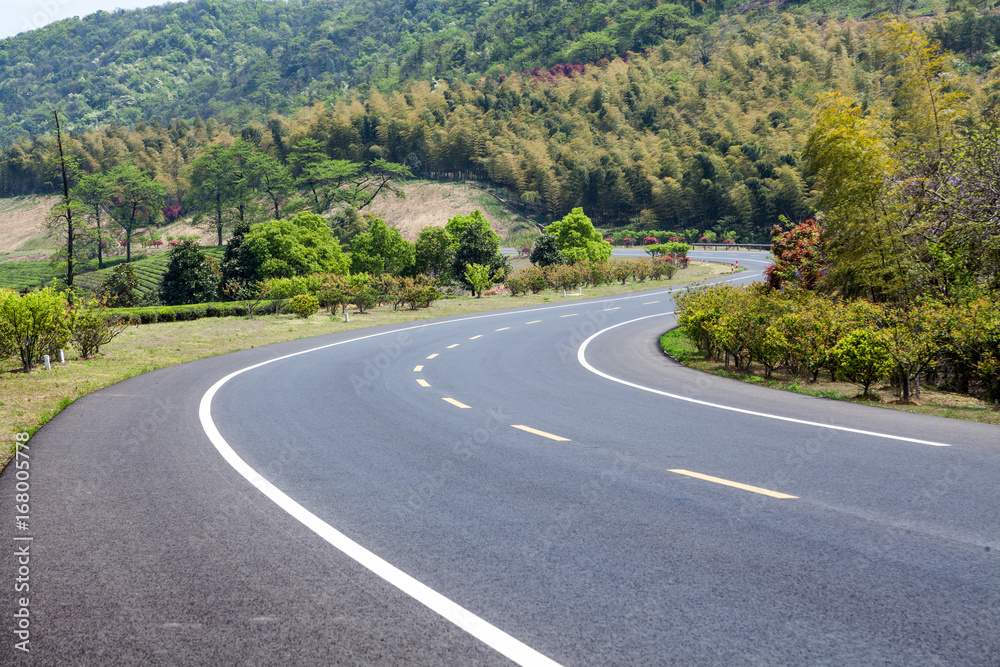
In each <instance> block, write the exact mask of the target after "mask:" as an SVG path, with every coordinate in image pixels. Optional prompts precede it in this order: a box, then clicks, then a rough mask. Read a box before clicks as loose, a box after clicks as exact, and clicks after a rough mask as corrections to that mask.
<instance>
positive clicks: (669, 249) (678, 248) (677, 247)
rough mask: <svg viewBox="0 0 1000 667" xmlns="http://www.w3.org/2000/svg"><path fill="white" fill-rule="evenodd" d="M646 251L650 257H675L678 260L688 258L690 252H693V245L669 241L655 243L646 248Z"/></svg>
mask: <svg viewBox="0 0 1000 667" xmlns="http://www.w3.org/2000/svg"><path fill="white" fill-rule="evenodd" d="M644 249H645V251H646V254H648V255H649V256H650V257H656V256H658V255H673V256H674V257H676V258H678V259H683V258H686V257H687V254H688V252H689V251H690V250H691V245H690V244H688V243H681V242H679V241H668V242H667V243H654V244H652V245H648V246H646V247H645V248H644Z"/></svg>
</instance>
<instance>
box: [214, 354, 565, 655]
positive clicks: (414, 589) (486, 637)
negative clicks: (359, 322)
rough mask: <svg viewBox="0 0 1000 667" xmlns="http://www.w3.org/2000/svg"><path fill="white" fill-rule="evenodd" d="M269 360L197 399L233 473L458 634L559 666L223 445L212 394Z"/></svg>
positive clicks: (498, 648)
mask: <svg viewBox="0 0 1000 667" xmlns="http://www.w3.org/2000/svg"><path fill="white" fill-rule="evenodd" d="M344 342H348V341H344ZM324 347H328V346H324ZM315 349H319V348H315ZM297 354H301V353H296V354H290V355H286V356H285V357H278V359H285V358H287V357H291V356H296V355H297ZM271 361H277V359H272V360H270V361H265V362H263V363H259V364H254V365H252V366H247V367H246V368H241V369H240V370H238V371H235V372H233V373H230V374H229V375H227V376H225V377H224V378H222V379H221V380H219V381H218V382H216V383H215V384H214V385H212V387H211V389H209V390H208V391H207V392H205V395H204V396H202V397H201V404H200V406H199V408H198V416H199V417H200V418H201V425H202V428H203V429H204V430H205V434H206V435H208V438H209V440H211V441H212V444H213V445H215V448H216V449H217V450H218V451H219V453H220V454H222V457H223V458H224V459H225V460H226V462H227V463H228V464H229V465H231V466H232V467H233V469H234V470H236V472H238V473H240V474H241V475H243V477H244V478H245V479H246V480H247V481H248V482H250V483H251V484H253V485H254V486H255V487H257V489H258V490H259V491H260V492H261V493H263V494H264V495H265V496H267V497H268V498H270V499H271V500H272V501H273V502H274V503H275V504H276V505H278V507H280V508H281V509H283V510H285V511H286V512H288V513H289V514H290V515H292V517H294V518H295V519H297V520H298V521H300V522H301V523H302V524H303V525H305V526H306V527H307V528H309V529H310V530H312V531H313V532H314V533H316V534H317V535H319V536H320V537H322V538H323V539H324V540H326V541H327V542H328V543H330V544H331V545H333V546H334V547H336V548H337V549H339V550H340V551H341V552H343V553H344V554H346V555H347V556H350V557H351V558H353V559H354V560H355V561H357V562H358V563H360V564H361V565H363V566H364V567H366V568H368V569H369V570H371V571H372V572H374V573H375V574H377V575H378V576H380V577H382V579H384V580H385V581H387V582H389V583H390V584H392V585H393V586H395V587H396V588H398V589H399V590H401V591H403V592H404V593H406V594H407V595H409V596H410V597H412V598H413V599H414V600H416V601H417V602H420V603H421V604H423V605H424V606H426V607H427V608H429V609H430V610H432V611H434V612H435V613H437V614H439V615H440V616H442V617H444V618H445V619H446V620H448V621H449V622H451V623H453V624H455V625H457V626H458V627H459V628H461V629H462V630H465V631H466V632H468V633H469V634H470V635H472V636H473V637H475V638H476V639H478V640H479V641H481V642H483V643H484V644H486V645H487V646H490V647H491V648H493V649H495V650H496V651H498V652H499V653H501V654H502V655H504V656H506V657H507V658H510V659H511V660H513V661H514V662H516V663H517V664H519V665H532V666H534V665H541V666H546V667H548V666H556V667H558V665H559V663H557V662H555V661H553V660H552V659H550V658H548V657H546V656H545V655H542V654H541V653H539V652H538V651H536V650H535V649H533V648H531V647H530V646H528V645H527V644H524V643H523V642H521V641H518V640H517V639H515V638H514V637H511V636H510V635H508V634H507V633H506V632H504V631H503V630H500V629H499V628H497V627H496V626H493V625H491V624H489V623H487V622H486V621H484V620H483V619H481V618H480V617H478V616H476V615H475V614H473V613H472V612H470V611H468V610H467V609H465V608H463V607H461V606H459V605H458V604H456V603H454V602H452V601H451V600H449V599H448V598H446V597H445V596H443V595H441V594H440V593H438V592H437V591H435V590H433V589H432V588H430V587H429V586H427V585H425V584H422V583H421V582H419V581H417V580H416V579H414V578H413V577H411V576H410V575H408V574H406V573H405V572H403V571H402V570H400V569H399V568H397V567H395V566H393V565H391V564H390V563H388V562H387V561H385V560H383V559H382V558H380V557H379V556H376V555H375V554H374V553H372V552H371V551H369V550H367V549H365V548H364V547H362V546H361V545H360V544H358V543H357V542H355V541H353V540H351V539H350V538H348V537H347V536H346V535H344V534H343V533H341V532H340V531H338V530H337V529H335V528H334V527H333V526H331V525H330V524H328V523H326V522H325V521H323V520H322V519H320V518H319V517H317V516H316V515H315V514H313V513H312V512H310V511H309V510H307V509H306V508H305V507H303V506H302V505H300V504H298V503H297V502H295V501H294V500H292V499H291V498H290V497H289V496H288V495H287V494H285V493H284V492H283V491H282V490H281V489H279V488H278V487H276V486H274V485H273V484H271V482H269V481H267V480H266V479H264V477H262V476H261V475H260V473H258V472H257V471H256V470H254V469H253V468H251V467H250V466H249V465H247V463H246V461H244V460H243V459H242V458H240V456H239V455H238V454H237V453H236V452H235V451H233V448H232V447H230V446H229V443H228V442H226V439H225V438H223V437H222V434H221V433H219V429H218V428H216V426H215V422H214V421H213V420H212V399H213V398H214V397H215V394H216V392H218V390H219V389H220V388H221V387H222V386H223V385H224V384H226V382H228V381H229V380H230V379H232V378H234V377H236V376H237V375H240V374H242V373H244V372H246V371H248V370H251V369H254V368H258V367H260V366H263V365H265V364H268V363H270V362H271Z"/></svg>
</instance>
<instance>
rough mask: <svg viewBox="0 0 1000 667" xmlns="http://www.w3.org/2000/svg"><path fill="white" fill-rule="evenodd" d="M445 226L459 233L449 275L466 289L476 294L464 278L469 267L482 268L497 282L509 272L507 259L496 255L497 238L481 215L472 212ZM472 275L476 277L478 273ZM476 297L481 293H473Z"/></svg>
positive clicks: (498, 239)
mask: <svg viewBox="0 0 1000 667" xmlns="http://www.w3.org/2000/svg"><path fill="white" fill-rule="evenodd" d="M477 214H478V215H477ZM448 224H449V225H452V228H453V229H456V230H459V235H458V249H457V250H456V251H455V259H454V261H453V262H452V273H453V275H455V276H459V277H460V280H461V281H462V283H463V284H464V286H465V287H466V289H470V290H473V291H474V292H476V288H475V286H474V285H473V283H471V282H469V277H468V275H467V271H468V268H469V266H471V265H473V264H478V265H480V266H484V267H486V268H487V271H488V273H489V275H490V276H491V277H493V279H494V280H501V279H502V278H503V276H504V275H505V274H506V273H508V272H509V271H510V264H509V263H508V261H507V258H506V257H504V256H503V255H501V254H500V237H499V236H498V235H497V234H496V232H494V231H493V230H492V229H490V226H489V222H487V220H486V218H484V217H482V214H479V212H478V211H473V213H472V215H469V216H456V217H455V218H452V219H451V220H449V221H448ZM449 233H451V232H450V231H449ZM474 275H476V276H477V277H478V276H479V273H475V274H474ZM491 284H492V283H491ZM480 293H481V291H479V292H476V294H477V296H478V295H479V294H480Z"/></svg>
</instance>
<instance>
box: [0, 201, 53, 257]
mask: <svg viewBox="0 0 1000 667" xmlns="http://www.w3.org/2000/svg"><path fill="white" fill-rule="evenodd" d="M58 199H59V198H58V197H54V196H50V197H11V198H9V199H0V253H10V252H17V251H21V250H24V249H25V246H27V245H36V246H39V247H40V246H52V247H54V246H55V245H56V241H55V240H50V239H49V238H48V234H47V233H46V231H45V216H47V215H48V213H49V211H50V210H52V207H53V206H54V205H55V203H56V201H58ZM31 241H35V243H34V244H29V242H31ZM37 254H38V257H34V256H32V255H25V254H21V256H19V257H17V259H20V260H25V259H48V256H49V254H50V252H48V251H47V250H46V251H41V250H40V251H39V252H38V253H37Z"/></svg>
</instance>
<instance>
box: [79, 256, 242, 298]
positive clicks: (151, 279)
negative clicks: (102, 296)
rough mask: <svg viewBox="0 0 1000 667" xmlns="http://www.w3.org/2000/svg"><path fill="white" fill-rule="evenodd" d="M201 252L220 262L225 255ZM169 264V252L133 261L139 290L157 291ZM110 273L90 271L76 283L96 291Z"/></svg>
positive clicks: (106, 270)
mask: <svg viewBox="0 0 1000 667" xmlns="http://www.w3.org/2000/svg"><path fill="white" fill-rule="evenodd" d="M201 250H202V252H204V253H205V254H206V255H208V256H210V257H215V258H216V259H218V260H219V261H222V256H223V255H224V254H225V248H218V247H209V248H202V249H201ZM169 264H170V253H169V252H162V253H158V254H156V255H153V256H152V257H147V258H146V259H141V260H139V261H133V262H132V270H133V271H134V272H135V277H136V278H138V279H139V289H140V290H141V291H143V292H148V291H150V290H156V289H159V287H160V280H161V279H162V278H163V274H164V273H166V272H167V266H168V265H169ZM112 272H114V267H109V268H105V269H101V270H100V271H92V272H90V273H85V274H83V275H81V276H77V278H76V282H77V284H78V285H79V286H80V287H83V288H84V289H89V290H96V289H97V288H99V287H100V286H101V284H102V283H103V282H104V281H105V280H106V279H107V277H108V276H110V275H111V274H112Z"/></svg>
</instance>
